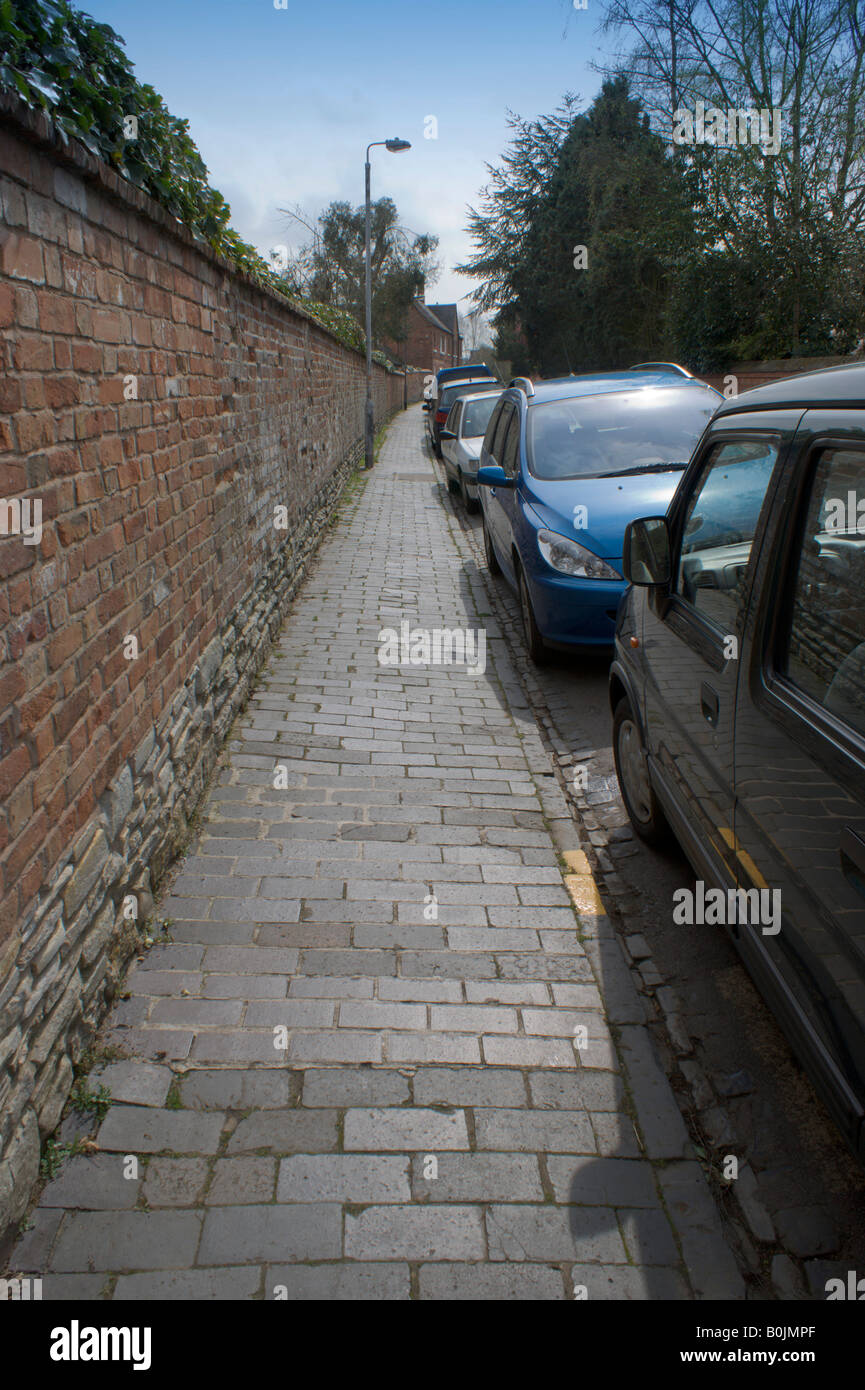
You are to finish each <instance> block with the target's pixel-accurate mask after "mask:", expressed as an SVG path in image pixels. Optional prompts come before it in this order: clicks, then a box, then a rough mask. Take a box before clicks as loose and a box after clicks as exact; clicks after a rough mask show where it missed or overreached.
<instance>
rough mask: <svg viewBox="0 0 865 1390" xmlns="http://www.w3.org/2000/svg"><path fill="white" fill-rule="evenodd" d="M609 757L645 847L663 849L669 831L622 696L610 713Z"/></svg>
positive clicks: (639, 737) (641, 742)
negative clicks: (611, 734) (613, 762)
mask: <svg viewBox="0 0 865 1390" xmlns="http://www.w3.org/2000/svg"><path fill="white" fill-rule="evenodd" d="M613 757H614V759H615V763H616V776H617V777H618V779H619V788H620V790H621V793H622V800H623V801H624V803H625V810H626V811H627V813H628V817H629V819H630V822H631V825H632V826H633V827H634V829H635V830H636V832H637V834H638V835H639V837H640V839H641V840H644V841H645V842H646V844H647V845H656V846H660V845H665V844H667V843H669V841H670V839H671V831H670V827H669V825H668V823H667V819H666V817H665V815H664V812H663V811H662V809H661V805H660V802H659V801H658V798H657V797H656V796H655V792H654V788H653V787H652V783H651V781H650V780H649V769H648V765H647V762H646V745H645V742H644V740H643V734H642V731H641V729H640V726H639V724H638V723H637V719H636V716H635V714H634V711H633V708H632V706H631V702H630V700H629V699H628V697H627V696H623V697H622V699H621V700H620V701H619V703H618V704H617V705H616V708H615V711H614V713H613Z"/></svg>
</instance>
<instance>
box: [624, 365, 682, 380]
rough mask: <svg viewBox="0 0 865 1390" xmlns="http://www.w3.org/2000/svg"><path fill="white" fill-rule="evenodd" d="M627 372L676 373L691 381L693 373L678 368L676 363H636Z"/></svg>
mask: <svg viewBox="0 0 865 1390" xmlns="http://www.w3.org/2000/svg"><path fill="white" fill-rule="evenodd" d="M628 371H629V372H658V371H661V372H678V373H679V375H680V376H687V377H690V378H691V379H692V380H693V377H694V373H693V372H689V371H687V370H686V368H685V367H680V366H679V363H678V362H636V363H635V364H634V366H633V367H629V368H628Z"/></svg>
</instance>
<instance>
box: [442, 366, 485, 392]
mask: <svg viewBox="0 0 865 1390" xmlns="http://www.w3.org/2000/svg"><path fill="white" fill-rule="evenodd" d="M435 379H436V383H437V385H438V387H439V389H440V388H441V387H442V386H446V385H447V384H448V382H451V381H481V382H483V381H498V377H497V376H496V374H495V372H494V371H493V370H492V368H491V367H488V366H487V364H486V363H485V362H471V363H469V364H468V365H467V366H465V367H440V368H439V370H438V371H437V372H436V378H435ZM436 394H438V393H436Z"/></svg>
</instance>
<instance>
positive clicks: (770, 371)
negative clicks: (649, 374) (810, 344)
mask: <svg viewBox="0 0 865 1390" xmlns="http://www.w3.org/2000/svg"><path fill="white" fill-rule="evenodd" d="M852 360H853V359H852V358H850V357H786V358H782V359H781V360H780V361H777V362H733V363H731V365H730V366H729V367H725V368H724V370H723V371H722V372H700V373H699V376H700V380H701V381H707V382H708V383H709V385H710V386H714V387H715V389H716V390H717V391H724V390H725V387H726V386H727V385H732V383H728V382H727V380H726V378H727V377H729V376H734V377H735V378H736V382H735V385H736V391H737V394H738V395H741V394H742V392H743V391H751V390H752V389H753V388H754V387H755V386H768V384H769V383H770V382H772V381H780V380H781V378H782V377H785V376H799V375H800V374H801V373H802V372H816V371H819V370H820V368H821V367H837V366H840V365H841V364H842V363H844V362H850V361H852Z"/></svg>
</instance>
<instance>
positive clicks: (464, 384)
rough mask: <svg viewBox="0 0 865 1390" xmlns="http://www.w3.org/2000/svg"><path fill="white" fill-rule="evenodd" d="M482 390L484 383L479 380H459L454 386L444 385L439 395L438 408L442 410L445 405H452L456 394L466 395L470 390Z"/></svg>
mask: <svg viewBox="0 0 865 1390" xmlns="http://www.w3.org/2000/svg"><path fill="white" fill-rule="evenodd" d="M486 389H487V390H488V389H489V388H488V387H487V388H486ZM483 390H484V384H483V382H479V381H460V382H457V384H456V385H455V386H445V387H443V388H442V392H441V395H440V396H439V410H444V408H445V406H452V405H453V403H454V401H455V400H456V399H457V397H458V396H467V395H469V394H470V392H472V391H483Z"/></svg>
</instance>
